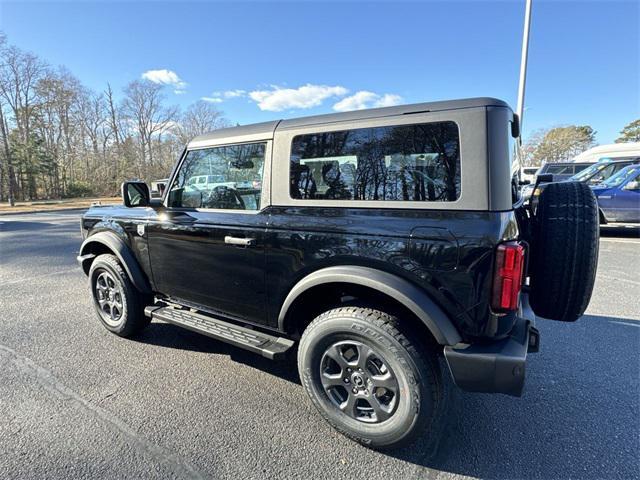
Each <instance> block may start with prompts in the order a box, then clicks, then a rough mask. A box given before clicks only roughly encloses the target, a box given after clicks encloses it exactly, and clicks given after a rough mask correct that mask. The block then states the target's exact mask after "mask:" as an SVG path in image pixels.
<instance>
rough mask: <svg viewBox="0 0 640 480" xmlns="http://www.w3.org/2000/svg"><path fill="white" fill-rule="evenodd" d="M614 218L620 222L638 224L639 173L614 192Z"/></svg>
mask: <svg viewBox="0 0 640 480" xmlns="http://www.w3.org/2000/svg"><path fill="white" fill-rule="evenodd" d="M615 203H616V210H617V211H616V218H617V220H618V221H620V222H633V223H637V222H640V171H638V172H637V173H636V174H635V175H633V176H631V177H630V178H629V179H628V180H627V182H626V183H625V185H624V186H623V187H622V188H621V189H620V190H618V191H617V192H616V196H615Z"/></svg>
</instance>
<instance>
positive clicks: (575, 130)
mask: <svg viewBox="0 0 640 480" xmlns="http://www.w3.org/2000/svg"><path fill="white" fill-rule="evenodd" d="M615 142H616V143H627V142H640V119H639V120H635V121H633V122H630V123H629V124H628V125H626V126H625V127H624V128H623V129H622V130H621V131H620V136H619V137H618V138H617V139H616V140H615ZM595 145H596V131H595V130H594V129H593V128H592V127H590V126H589V125H566V126H562V127H555V128H550V129H542V130H536V131H535V132H533V133H532V134H531V136H530V137H529V139H528V140H527V142H526V143H525V144H524V145H523V156H524V163H525V165H526V166H536V167H537V166H539V165H542V164H543V163H554V162H569V161H571V160H572V159H573V158H574V157H575V156H577V155H578V154H580V153H582V152H584V151H585V150H587V149H589V148H591V147H593V146H595Z"/></svg>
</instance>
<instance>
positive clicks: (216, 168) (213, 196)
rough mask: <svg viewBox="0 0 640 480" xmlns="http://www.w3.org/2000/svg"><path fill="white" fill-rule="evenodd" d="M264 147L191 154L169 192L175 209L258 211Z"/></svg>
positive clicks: (261, 144) (255, 145)
mask: <svg viewBox="0 0 640 480" xmlns="http://www.w3.org/2000/svg"><path fill="white" fill-rule="evenodd" d="M265 150H266V144H264V143H249V144H242V145H229V146H224V147H212V148H205V149H202V150H192V151H190V152H188V153H187V157H186V158H185V159H184V161H183V162H182V165H181V166H180V170H179V171H178V175H177V176H176V180H175V182H174V183H173V186H172V187H171V191H170V192H169V204H168V205H169V206H170V207H174V208H216V209H224V210H259V209H260V194H261V192H262V174H263V168H264V157H265Z"/></svg>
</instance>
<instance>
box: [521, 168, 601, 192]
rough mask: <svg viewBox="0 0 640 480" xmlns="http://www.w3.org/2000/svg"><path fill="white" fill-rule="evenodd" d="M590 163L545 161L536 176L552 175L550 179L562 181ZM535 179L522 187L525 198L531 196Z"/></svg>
mask: <svg viewBox="0 0 640 480" xmlns="http://www.w3.org/2000/svg"><path fill="white" fill-rule="evenodd" d="M591 165H593V164H592V163H573V162H557V163H545V164H544V165H542V167H540V168H539V169H538V172H537V173H536V178H537V177H538V176H539V175H552V181H554V182H563V181H565V180H568V179H569V178H571V177H573V176H574V175H575V174H577V173H580V172H582V171H583V170H585V169H586V168H589V167H590V166H591ZM534 183H535V179H534V181H533V182H531V183H530V184H529V185H525V186H524V187H522V196H523V197H524V199H525V200H529V199H530V198H531V194H532V193H533V188H534V185H533V184H534Z"/></svg>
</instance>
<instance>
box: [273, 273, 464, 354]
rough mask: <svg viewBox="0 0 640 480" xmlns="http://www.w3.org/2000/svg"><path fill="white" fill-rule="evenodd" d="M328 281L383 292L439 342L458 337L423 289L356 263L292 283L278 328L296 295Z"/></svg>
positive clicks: (452, 341)
mask: <svg viewBox="0 0 640 480" xmlns="http://www.w3.org/2000/svg"><path fill="white" fill-rule="evenodd" d="M328 283H351V284H355V285H362V286H365V287H368V288H372V289H374V290H377V291H379V292H380V293H384V294H385V295H388V296H390V297H392V298H394V299H396V300H398V301H399V302H400V303H402V304H403V305H404V306H405V307H407V308H408V309H409V310H410V311H411V312H413V313H414V314H415V315H416V317H418V318H419V319H420V320H421V321H422V323H424V325H425V326H426V327H427V328H428V329H429V331H430V332H431V334H432V335H433V337H434V338H435V339H436V341H437V342H438V343H439V344H440V345H455V344H457V343H460V342H461V341H462V338H461V337H460V334H459V333H458V330H457V329H456V327H455V326H454V325H453V323H452V322H451V320H449V317H447V315H446V314H445V313H444V312H443V311H442V309H441V308H440V307H438V305H436V304H435V302H434V301H433V300H431V298H429V296H428V295H427V294H426V293H425V292H424V291H423V290H421V289H420V288H418V287H417V286H415V285H413V284H412V283H410V282H408V281H407V280H405V279H403V278H401V277H398V276H397V275H393V274H391V273H388V272H384V271H381V270H376V269H374V268H368V267H361V266H357V265H353V266H337V267H327V268H323V269H320V270H317V271H315V272H313V273H311V274H309V275H307V276H306V277H304V278H303V279H302V280H300V281H299V282H298V283H296V285H295V286H294V287H293V288H292V289H291V291H290V292H289V294H288V295H287V297H286V298H285V300H284V303H283V304H282V307H281V308H280V314H279V315H278V327H279V329H280V330H283V329H284V322H285V318H286V316H287V312H288V311H289V308H290V307H291V305H292V304H293V303H294V301H295V300H296V298H298V296H300V295H301V294H302V293H303V292H305V291H306V290H309V289H310V288H313V287H315V286H317V285H322V284H328Z"/></svg>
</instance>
